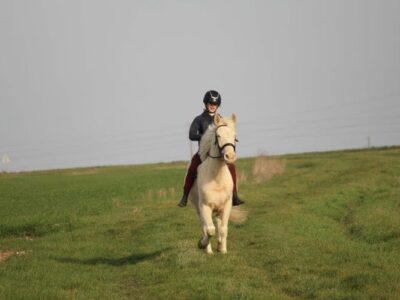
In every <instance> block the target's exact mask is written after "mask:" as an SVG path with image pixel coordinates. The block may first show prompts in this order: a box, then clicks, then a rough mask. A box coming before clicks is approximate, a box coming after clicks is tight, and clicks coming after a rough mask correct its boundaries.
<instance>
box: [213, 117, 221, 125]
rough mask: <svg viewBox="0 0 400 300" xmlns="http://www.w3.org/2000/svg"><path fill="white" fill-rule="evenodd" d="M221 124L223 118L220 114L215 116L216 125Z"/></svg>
mask: <svg viewBox="0 0 400 300" xmlns="http://www.w3.org/2000/svg"><path fill="white" fill-rule="evenodd" d="M219 123H221V116H220V115H219V114H215V116H214V124H215V125H217V126H218V125H219Z"/></svg>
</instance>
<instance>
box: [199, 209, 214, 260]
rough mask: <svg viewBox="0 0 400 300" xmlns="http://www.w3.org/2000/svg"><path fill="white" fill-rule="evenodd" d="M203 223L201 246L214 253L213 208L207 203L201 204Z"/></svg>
mask: <svg viewBox="0 0 400 300" xmlns="http://www.w3.org/2000/svg"><path fill="white" fill-rule="evenodd" d="M200 215H201V223H202V226H203V228H202V229H203V237H202V238H201V239H200V241H199V248H200V249H206V252H207V253H209V254H212V253H213V251H212V249H211V244H210V238H211V237H212V236H214V235H215V226H214V223H213V221H212V210H211V208H210V207H209V206H207V205H204V204H202V205H200Z"/></svg>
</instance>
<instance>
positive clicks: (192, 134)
mask: <svg viewBox="0 0 400 300" xmlns="http://www.w3.org/2000/svg"><path fill="white" fill-rule="evenodd" d="M189 139H190V140H191V141H200V139H201V134H200V120H199V118H195V119H194V120H193V122H192V125H190V130H189Z"/></svg>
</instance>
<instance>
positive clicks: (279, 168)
mask: <svg viewBox="0 0 400 300" xmlns="http://www.w3.org/2000/svg"><path fill="white" fill-rule="evenodd" d="M285 167H286V162H285V161H284V160H282V159H276V158H271V157H269V156H267V155H265V154H263V155H260V156H258V157H257V158H256V160H255V162H254V167H253V177H254V180H255V181H256V182H258V183H260V182H263V181H266V180H269V179H271V178H272V177H273V176H275V175H280V174H282V173H283V172H284V171H285Z"/></svg>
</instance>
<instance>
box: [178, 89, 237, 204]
mask: <svg viewBox="0 0 400 300" xmlns="http://www.w3.org/2000/svg"><path fill="white" fill-rule="evenodd" d="M203 103H204V105H205V110H204V112H203V113H202V114H201V115H199V116H197V117H196V118H195V119H194V120H193V122H192V125H190V130H189V139H190V140H192V141H198V142H199V144H200V139H201V136H202V135H203V134H204V133H205V132H206V130H207V128H208V126H209V125H211V124H212V123H213V120H214V115H215V114H216V113H217V109H218V108H219V106H220V105H221V95H220V94H219V93H218V92H217V91H213V90H211V91H208V92H207V93H206V94H205V95H204V98H203ZM200 164H201V160H200V155H199V153H198V152H197V153H196V154H195V155H193V158H192V161H191V163H190V166H189V168H188V171H187V174H186V178H185V184H184V186H183V196H182V199H181V201H180V202H179V204H178V206H180V207H185V206H186V204H187V201H188V196H189V192H190V189H191V188H192V185H193V183H194V181H195V179H196V176H197V167H198V166H199V165H200ZM228 168H229V171H230V173H231V175H232V179H233V196H232V205H233V206H236V205H240V204H243V203H244V201H243V200H241V199H240V198H239V197H238V195H237V188H236V168H235V165H234V164H228Z"/></svg>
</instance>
